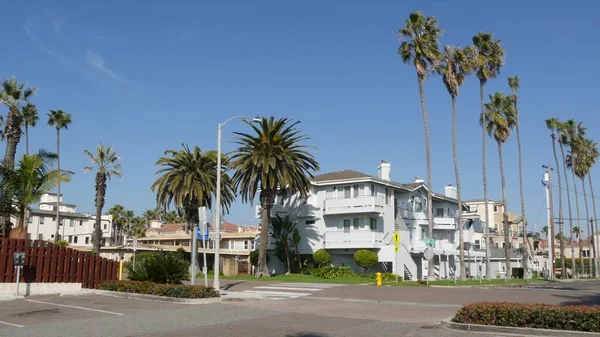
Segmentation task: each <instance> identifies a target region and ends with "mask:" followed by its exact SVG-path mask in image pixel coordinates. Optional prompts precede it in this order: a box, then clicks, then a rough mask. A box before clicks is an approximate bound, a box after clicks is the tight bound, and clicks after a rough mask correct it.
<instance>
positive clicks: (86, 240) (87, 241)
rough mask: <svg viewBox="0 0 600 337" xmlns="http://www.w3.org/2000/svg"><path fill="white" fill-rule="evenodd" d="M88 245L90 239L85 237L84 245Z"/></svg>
mask: <svg viewBox="0 0 600 337" xmlns="http://www.w3.org/2000/svg"><path fill="white" fill-rule="evenodd" d="M89 243H90V237H89V236H86V237H85V244H86V245H87V244H89Z"/></svg>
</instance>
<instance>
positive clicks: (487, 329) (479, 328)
mask: <svg viewBox="0 0 600 337" xmlns="http://www.w3.org/2000/svg"><path fill="white" fill-rule="evenodd" d="M441 326H442V328H444V329H446V330H451V331H462V332H478V333H489V334H503V335H513V336H550V337H570V336H582V337H583V336H595V337H598V336H600V333H596V332H581V331H568V330H548V329H533V328H513V327H508V326H495V325H479V324H463V323H455V322H452V318H446V319H444V320H442V323H441Z"/></svg>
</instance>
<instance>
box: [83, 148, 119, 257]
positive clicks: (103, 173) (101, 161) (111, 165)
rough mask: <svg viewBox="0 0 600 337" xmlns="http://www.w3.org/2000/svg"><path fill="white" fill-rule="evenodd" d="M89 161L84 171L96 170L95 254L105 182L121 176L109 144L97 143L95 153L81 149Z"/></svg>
mask: <svg viewBox="0 0 600 337" xmlns="http://www.w3.org/2000/svg"><path fill="white" fill-rule="evenodd" d="M83 153H85V154H86V155H87V156H88V157H89V159H90V161H91V162H92V166H85V167H84V168H83V170H84V172H91V171H94V170H96V186H95V190H96V198H95V204H96V225H95V227H94V234H93V236H92V238H93V240H92V241H93V244H94V251H95V252H96V254H99V253H100V247H101V245H102V228H100V220H101V218H102V208H103V207H104V201H105V198H106V182H107V181H108V180H110V179H111V178H112V177H113V176H115V177H119V178H120V177H122V176H123V175H122V174H121V164H120V163H119V161H120V160H121V158H119V156H118V155H117V152H116V151H115V150H114V149H113V148H112V146H111V145H109V146H104V144H102V143H100V144H98V147H97V148H96V153H95V154H94V153H92V152H90V151H88V150H83Z"/></svg>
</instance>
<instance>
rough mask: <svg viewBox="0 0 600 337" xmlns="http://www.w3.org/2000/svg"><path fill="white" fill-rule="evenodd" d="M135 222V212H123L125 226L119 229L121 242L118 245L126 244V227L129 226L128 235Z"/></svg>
mask: <svg viewBox="0 0 600 337" xmlns="http://www.w3.org/2000/svg"><path fill="white" fill-rule="evenodd" d="M134 220H135V212H134V211H132V210H130V209H128V210H126V211H125V212H123V225H122V226H121V227H119V231H118V232H119V240H118V243H119V244H120V245H122V244H124V242H123V232H124V230H123V229H124V226H125V225H126V226H127V231H126V232H127V233H129V232H130V231H131V227H132V225H133V221H134Z"/></svg>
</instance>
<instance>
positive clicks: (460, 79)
mask: <svg viewBox="0 0 600 337" xmlns="http://www.w3.org/2000/svg"><path fill="white" fill-rule="evenodd" d="M473 53H474V51H473V49H472V47H470V48H467V49H466V50H462V49H460V48H458V47H451V46H445V47H444V53H442V55H441V57H440V63H439V64H438V65H437V67H436V71H437V72H438V73H439V74H441V75H442V81H443V82H444V85H445V86H446V89H447V90H448V93H449V94H450V97H451V99H452V157H453V161H454V176H455V178H456V196H457V201H458V205H459V206H458V226H459V232H458V233H459V234H458V239H459V249H460V278H461V280H465V279H466V272H465V249H464V237H463V236H464V235H463V225H464V224H463V220H462V192H461V187H460V174H459V170H458V152H457V149H456V97H458V90H459V88H460V86H461V85H462V84H463V83H464V81H465V79H466V76H467V75H469V74H470V73H471V72H472V71H473V68H472V67H473V65H474V64H473V59H472V58H471V57H470V55H472V54H473Z"/></svg>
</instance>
